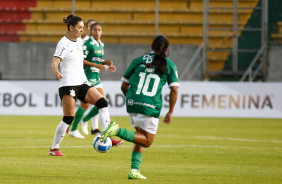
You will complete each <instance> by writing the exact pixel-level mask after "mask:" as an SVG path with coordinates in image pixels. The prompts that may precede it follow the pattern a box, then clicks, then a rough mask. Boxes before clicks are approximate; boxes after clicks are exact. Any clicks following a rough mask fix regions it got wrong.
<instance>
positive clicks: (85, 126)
mask: <svg viewBox="0 0 282 184" xmlns="http://www.w3.org/2000/svg"><path fill="white" fill-rule="evenodd" d="M80 124H81V130H82V132H83V133H84V134H85V135H88V122H83V121H81V122H80Z"/></svg>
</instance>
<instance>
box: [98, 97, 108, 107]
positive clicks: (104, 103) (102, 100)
mask: <svg viewBox="0 0 282 184" xmlns="http://www.w3.org/2000/svg"><path fill="white" fill-rule="evenodd" d="M95 106H96V107H98V109H102V108H104V107H108V102H107V100H106V99H105V98H100V99H99V100H97V102H96V104H95Z"/></svg>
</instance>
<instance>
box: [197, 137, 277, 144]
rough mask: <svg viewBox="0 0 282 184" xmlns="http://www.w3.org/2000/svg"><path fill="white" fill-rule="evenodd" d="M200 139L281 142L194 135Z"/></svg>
mask: <svg viewBox="0 0 282 184" xmlns="http://www.w3.org/2000/svg"><path fill="white" fill-rule="evenodd" d="M195 137H196V138H200V139H218V140H231V141H244V142H266V143H282V141H278V140H272V141H268V140H258V139H243V138H232V137H212V136H195Z"/></svg>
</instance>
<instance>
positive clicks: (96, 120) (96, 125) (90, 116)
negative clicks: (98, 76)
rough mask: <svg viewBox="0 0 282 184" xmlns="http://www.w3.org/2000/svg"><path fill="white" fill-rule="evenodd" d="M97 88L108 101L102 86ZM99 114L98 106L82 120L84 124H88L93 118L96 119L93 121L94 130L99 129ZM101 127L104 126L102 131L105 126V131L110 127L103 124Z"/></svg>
mask: <svg viewBox="0 0 282 184" xmlns="http://www.w3.org/2000/svg"><path fill="white" fill-rule="evenodd" d="M95 88H96V89H97V90H98V91H99V92H100V93H101V94H102V96H103V97H104V98H105V99H106V97H105V92H104V89H103V88H102V85H100V86H99V85H98V87H96V86H95ZM98 113H99V109H98V108H97V107H96V106H94V107H92V109H91V110H90V111H89V113H88V114H87V115H86V116H85V117H84V118H83V120H82V121H83V122H88V121H89V120H90V119H91V118H92V117H95V120H94V122H93V121H92V122H93V123H92V125H93V124H94V127H92V130H95V129H98V117H99V115H98ZM101 125H102V129H103V126H104V128H105V129H106V128H107V127H108V125H103V124H101ZM93 128H94V129H93Z"/></svg>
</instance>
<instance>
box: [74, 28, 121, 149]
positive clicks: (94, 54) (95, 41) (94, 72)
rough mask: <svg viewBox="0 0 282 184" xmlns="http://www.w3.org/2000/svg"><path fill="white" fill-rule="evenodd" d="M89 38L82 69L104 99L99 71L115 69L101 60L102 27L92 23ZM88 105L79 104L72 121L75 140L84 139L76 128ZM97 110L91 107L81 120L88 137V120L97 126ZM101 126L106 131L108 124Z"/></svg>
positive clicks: (102, 51)
mask: <svg viewBox="0 0 282 184" xmlns="http://www.w3.org/2000/svg"><path fill="white" fill-rule="evenodd" d="M90 32H91V37H90V38H89V39H88V40H87V41H86V42H85V43H84V45H83V52H84V57H85V59H84V69H85V74H86V76H87V79H88V81H89V82H90V83H91V85H92V86H94V87H95V88H96V89H97V90H98V91H99V92H100V93H101V94H102V95H103V96H104V98H106V95H105V92H104V89H103V86H102V84H101V80H100V70H101V71H106V70H107V69H108V68H109V70H110V71H111V72H115V70H116V68H115V66H113V65H112V64H113V62H112V61H111V60H110V59H109V60H107V61H104V60H103V57H104V43H102V42H101V40H100V38H101V36H102V26H101V24H99V23H94V24H92V25H91V28H90ZM88 106H89V104H88V103H84V102H81V105H80V107H78V109H77V111H76V113H75V118H74V121H73V125H72V128H71V131H70V132H69V135H70V136H73V137H77V138H84V136H82V135H81V134H80V133H79V131H78V129H77V126H78V124H79V122H80V121H81V119H82V117H83V114H84V112H85V111H86V109H87V108H88ZM98 113H99V109H98V108H97V107H95V106H94V107H93V108H92V109H91V110H90V111H89V113H88V114H87V115H86V116H85V117H84V118H83V119H82V121H81V122H80V123H81V127H82V131H83V133H84V134H86V135H88V120H89V119H91V118H92V117H93V120H92V122H93V124H94V126H96V125H97V126H98V118H99V115H98ZM100 124H101V126H102V130H103V131H104V130H106V128H107V127H108V124H103V122H101V121H100ZM97 133H100V131H99V130H98V129H93V126H92V129H91V134H97ZM122 143H123V140H114V139H112V144H113V146H118V145H120V144H122Z"/></svg>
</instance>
